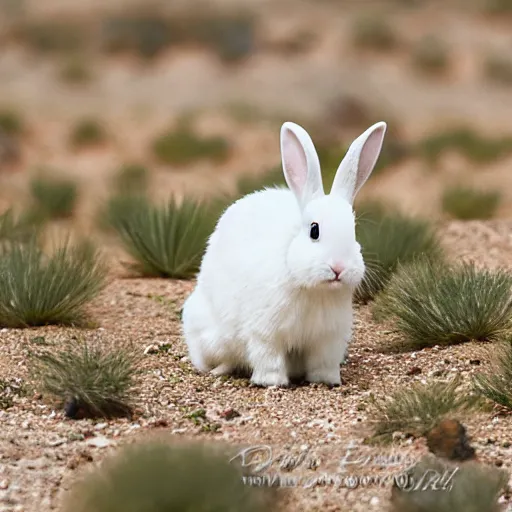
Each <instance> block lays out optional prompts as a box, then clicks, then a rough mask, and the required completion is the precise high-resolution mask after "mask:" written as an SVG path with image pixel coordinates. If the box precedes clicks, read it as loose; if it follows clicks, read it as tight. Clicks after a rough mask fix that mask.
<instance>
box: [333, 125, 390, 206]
mask: <svg viewBox="0 0 512 512" xmlns="http://www.w3.org/2000/svg"><path fill="white" fill-rule="evenodd" d="M386 128H387V125H386V123H385V122H383V121H381V122H380V123H376V124H374V125H373V126H371V127H370V128H368V130H366V131H365V132H364V133H363V134H361V135H359V137H358V138H357V139H356V140H354V142H352V144H351V145H350V147H349V148H348V151H347V154H346V155H345V158H343V160H342V161H341V164H340V166H339V167H338V170H337V171H336V176H335V177H334V181H333V184H332V189H331V194H342V195H343V196H344V197H345V198H346V200H347V201H348V202H349V203H350V204H353V202H354V199H355V197H356V195H357V193H358V192H359V190H360V189H361V187H362V186H363V185H364V184H365V182H366V180H367V179H368V178H369V176H370V174H371V172H372V171H373V168H374V167H375V164H376V163H377V159H378V158H379V154H380V151H381V149H382V142H383V140H384V135H385V133H386Z"/></svg>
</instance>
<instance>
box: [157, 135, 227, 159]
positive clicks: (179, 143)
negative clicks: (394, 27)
mask: <svg viewBox="0 0 512 512" xmlns="http://www.w3.org/2000/svg"><path fill="white" fill-rule="evenodd" d="M230 150H231V148H230V145H229V144H228V142H227V141H226V140H225V139H224V138H222V137H204V138H203V137H199V136H197V135H195V134H194V133H192V132H191V131H189V130H188V129H178V130H176V131H170V132H167V133H165V134H163V135H161V136H160V137H158V138H157V139H156V140H155V142H154V143H153V153H154V154H155V156H156V157H157V158H158V160H159V161H160V162H161V163H164V164H168V165H187V164H190V163H192V162H195V161H197V160H202V159H209V160H212V161H214V162H223V161H225V160H226V159H227V158H228V157H229V154H230Z"/></svg>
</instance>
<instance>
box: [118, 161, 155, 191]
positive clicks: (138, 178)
mask: <svg viewBox="0 0 512 512" xmlns="http://www.w3.org/2000/svg"><path fill="white" fill-rule="evenodd" d="M114 186H115V189H116V191H117V192H119V193H123V194H125V193H126V194H132V193H133V194H145V193H146V191H147V189H148V186H149V172H148V169H147V167H144V166H143V165H140V164H126V165H123V166H121V168H120V169H119V170H118V171H117V173H116V175H115V177H114Z"/></svg>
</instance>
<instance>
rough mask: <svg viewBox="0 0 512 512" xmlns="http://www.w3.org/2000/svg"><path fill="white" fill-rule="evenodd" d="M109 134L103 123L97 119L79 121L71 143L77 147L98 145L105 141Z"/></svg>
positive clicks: (74, 129) (73, 131) (72, 133)
mask: <svg viewBox="0 0 512 512" xmlns="http://www.w3.org/2000/svg"><path fill="white" fill-rule="evenodd" d="M106 138H107V134H106V132H105V129H104V127H103V125H102V124H101V123H100V122H99V121H96V120H95V119H83V120H81V121H79V122H78V123H77V124H76V125H75V127H74V128H73V130H72V132H71V144H72V145H73V146H75V147H88V146H96V145H98V144H101V143H102V142H104V141H105V140H106Z"/></svg>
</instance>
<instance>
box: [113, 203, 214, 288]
mask: <svg viewBox="0 0 512 512" xmlns="http://www.w3.org/2000/svg"><path fill="white" fill-rule="evenodd" d="M215 213H216V212H215ZM108 215H109V217H108V223H109V225H110V226H111V227H112V229H113V230H114V231H115V232H116V233H117V234H118V236H119V237H120V240H121V242H122V244H123V246H124V248H125V249H126V251H127V252H128V253H129V254H130V255H131V256H132V258H133V259H134V260H135V263H134V264H131V265H130V267H131V268H133V269H134V270H135V271H136V272H138V273H139V274H141V275H143V276H151V277H169V278H176V279H188V278H191V277H193V276H194V275H195V274H196V272H197V271H198V270H199V266H200V263H201V259H202V257H203V253H204V251H205V249H206V242H207V239H208V237H209V235H210V234H211V232H212V231H213V228H214V226H215V223H216V221H217V217H216V215H214V214H213V213H212V210H211V207H210V205H208V204H205V203H201V202H198V201H194V200H192V199H188V198H185V199H184V200H183V202H182V203H180V204H178V203H177V202H176V201H175V200H174V199H171V200H169V201H168V202H167V203H166V204H165V205H163V206H155V205H153V204H151V203H150V202H149V200H148V199H147V198H145V197H142V196H119V197H118V198H117V200H116V202H115V203H111V205H110V208H109V211H108Z"/></svg>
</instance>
